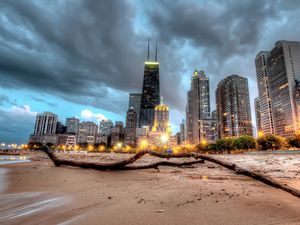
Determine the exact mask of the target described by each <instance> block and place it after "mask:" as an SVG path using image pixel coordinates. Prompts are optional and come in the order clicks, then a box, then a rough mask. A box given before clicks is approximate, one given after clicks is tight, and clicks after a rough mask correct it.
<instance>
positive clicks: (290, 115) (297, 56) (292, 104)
mask: <svg viewBox="0 0 300 225" xmlns="http://www.w3.org/2000/svg"><path fill="white" fill-rule="evenodd" d="M267 67H268V80H269V84H270V94H271V103H272V116H273V124H274V132H275V134H277V135H281V136H283V137H288V136H291V135H293V134H294V133H295V132H297V131H298V130H299V115H297V105H296V99H295V87H296V83H297V81H300V42H295V41H278V42H276V44H275V47H274V48H273V49H272V50H271V51H270V52H269V54H268V60H267Z"/></svg>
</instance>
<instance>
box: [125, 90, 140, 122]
mask: <svg viewBox="0 0 300 225" xmlns="http://www.w3.org/2000/svg"><path fill="white" fill-rule="evenodd" d="M141 100H142V94H138V93H130V94H129V106H128V109H129V108H130V107H131V106H133V108H134V109H135V111H136V115H137V119H136V123H137V124H136V125H137V127H139V120H140V111H141Z"/></svg>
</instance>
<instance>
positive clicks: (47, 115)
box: [34, 112, 57, 135]
mask: <svg viewBox="0 0 300 225" xmlns="http://www.w3.org/2000/svg"><path fill="white" fill-rule="evenodd" d="M56 126H57V115H56V114H54V113H51V112H44V113H39V114H37V116H36V121H35V126H34V134H35V135H44V134H55V132H56Z"/></svg>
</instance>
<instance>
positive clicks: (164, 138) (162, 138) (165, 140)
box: [160, 134, 169, 143]
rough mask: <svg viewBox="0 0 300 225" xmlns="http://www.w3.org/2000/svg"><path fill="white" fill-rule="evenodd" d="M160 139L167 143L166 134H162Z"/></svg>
mask: <svg viewBox="0 0 300 225" xmlns="http://www.w3.org/2000/svg"><path fill="white" fill-rule="evenodd" d="M160 140H161V142H162V143H167V142H168V140H169V137H168V136H167V135H165V134H164V135H162V136H161V137H160Z"/></svg>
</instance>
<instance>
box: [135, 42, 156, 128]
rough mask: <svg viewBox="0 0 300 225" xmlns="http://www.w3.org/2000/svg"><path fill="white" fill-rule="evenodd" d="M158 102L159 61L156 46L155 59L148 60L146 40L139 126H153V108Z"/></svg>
mask: <svg viewBox="0 0 300 225" xmlns="http://www.w3.org/2000/svg"><path fill="white" fill-rule="evenodd" d="M159 103H160V91H159V62H158V61H157V46H156V53H155V61H149V42H148V60H147V61H146V62H145V67H144V81H143V91H142V99H141V109H140V118H139V126H140V127H142V126H149V127H150V128H151V127H152V126H153V122H154V108H155V106H157V105H159Z"/></svg>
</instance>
